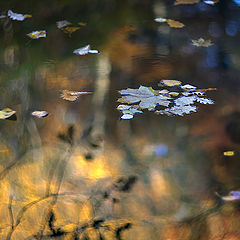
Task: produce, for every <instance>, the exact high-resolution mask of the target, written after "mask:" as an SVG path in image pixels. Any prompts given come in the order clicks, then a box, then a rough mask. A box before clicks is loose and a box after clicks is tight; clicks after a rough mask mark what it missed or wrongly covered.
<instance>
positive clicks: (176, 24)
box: [167, 19, 184, 28]
mask: <svg viewBox="0 0 240 240" xmlns="http://www.w3.org/2000/svg"><path fill="white" fill-rule="evenodd" d="M167 23H168V25H169V26H170V27H173V28H182V27H184V24H183V23H181V22H178V21H175V20H172V19H167Z"/></svg>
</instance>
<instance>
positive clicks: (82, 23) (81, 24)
mask: <svg viewBox="0 0 240 240" xmlns="http://www.w3.org/2000/svg"><path fill="white" fill-rule="evenodd" d="M77 24H78V25H79V26H81V27H85V26H86V25H87V24H86V23H85V22H78V23H77Z"/></svg>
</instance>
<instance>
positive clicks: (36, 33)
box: [27, 30, 47, 39]
mask: <svg viewBox="0 0 240 240" xmlns="http://www.w3.org/2000/svg"><path fill="white" fill-rule="evenodd" d="M27 36H29V37H30V38H32V39H38V38H45V37H46V36H47V32H46V31H45V30H40V31H33V32H31V33H28V34H27Z"/></svg>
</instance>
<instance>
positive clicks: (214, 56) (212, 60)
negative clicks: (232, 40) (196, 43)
mask: <svg viewBox="0 0 240 240" xmlns="http://www.w3.org/2000/svg"><path fill="white" fill-rule="evenodd" d="M206 64H207V66H208V67H209V68H214V67H217V66H218V49H217V47H216V46H212V47H211V48H208V49H207V56H206Z"/></svg>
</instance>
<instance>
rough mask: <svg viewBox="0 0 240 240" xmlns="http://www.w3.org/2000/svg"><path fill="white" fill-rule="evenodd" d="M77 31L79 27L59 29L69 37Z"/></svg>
mask: <svg viewBox="0 0 240 240" xmlns="http://www.w3.org/2000/svg"><path fill="white" fill-rule="evenodd" d="M79 29H80V27H64V28H61V30H62V31H63V32H65V33H68V34H69V35H71V34H72V33H73V32H76V31H77V30H79Z"/></svg>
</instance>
